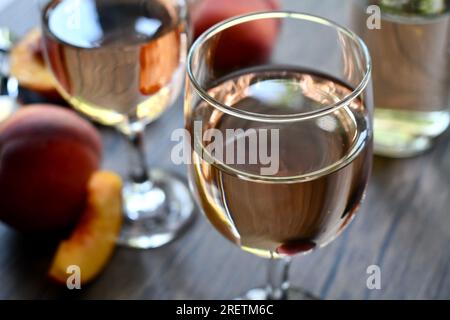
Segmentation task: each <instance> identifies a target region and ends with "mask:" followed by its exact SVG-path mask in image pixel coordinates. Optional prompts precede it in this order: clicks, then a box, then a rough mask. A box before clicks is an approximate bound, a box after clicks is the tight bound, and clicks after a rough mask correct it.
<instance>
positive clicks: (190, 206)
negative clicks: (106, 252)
mask: <svg viewBox="0 0 450 320" xmlns="http://www.w3.org/2000/svg"><path fill="white" fill-rule="evenodd" d="M149 176H150V180H151V183H150V182H146V183H142V184H135V183H132V182H128V183H126V184H125V186H124V191H123V200H124V211H125V221H124V224H123V226H122V231H121V234H120V237H119V240H118V243H119V244H120V245H122V246H125V247H129V248H136V249H154V248H159V247H161V246H163V245H165V244H167V243H169V242H171V241H172V240H174V239H175V238H177V237H178V236H179V235H180V234H181V233H182V232H183V231H184V230H185V229H186V227H187V226H188V225H189V224H190V222H191V221H192V218H193V217H194V208H195V204H194V200H193V199H192V196H191V193H190V191H189V188H188V187H187V185H186V183H185V182H184V180H182V179H180V178H178V177H177V176H175V175H173V174H172V173H169V172H165V171H161V170H152V171H151V172H150V173H149Z"/></svg>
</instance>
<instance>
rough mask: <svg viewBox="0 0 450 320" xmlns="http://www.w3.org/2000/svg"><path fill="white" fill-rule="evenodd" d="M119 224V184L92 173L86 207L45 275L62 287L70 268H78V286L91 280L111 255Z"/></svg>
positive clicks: (103, 174)
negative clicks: (79, 274)
mask: <svg viewBox="0 0 450 320" xmlns="http://www.w3.org/2000/svg"><path fill="white" fill-rule="evenodd" d="M121 225H122V181H121V179H120V177H118V176H117V175H116V174H114V173H111V172H106V171H100V172H96V173H95V174H94V175H93V176H92V178H91V179H90V181H89V185H88V202H87V207H86V209H85V211H84V213H83V215H82V216H81V219H80V221H79V223H78V225H77V226H76V227H75V229H74V231H73V232H72V234H71V235H70V237H69V238H68V239H67V240H64V241H62V243H61V244H60V245H59V247H58V249H57V252H56V255H55V257H54V259H53V263H52V265H51V268H50V272H49V276H50V278H51V279H53V280H55V281H56V282H58V283H62V284H65V283H66V280H67V278H68V277H69V274H68V273H67V270H68V268H69V267H70V266H73V265H75V266H78V267H79V270H80V273H81V277H80V278H81V279H80V282H81V284H86V283H88V282H90V281H92V280H94V279H95V278H96V277H97V276H98V275H99V274H100V272H101V271H102V270H103V268H104V267H105V266H106V264H107V262H108V261H109V259H110V258H111V256H112V253H113V251H114V248H115V245H116V239H117V236H118V234H119V232H120V228H121Z"/></svg>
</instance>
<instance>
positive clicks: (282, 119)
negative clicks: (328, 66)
mask: <svg viewBox="0 0 450 320" xmlns="http://www.w3.org/2000/svg"><path fill="white" fill-rule="evenodd" d="M282 18H291V19H296V20H305V21H310V22H313V23H318V24H321V25H324V26H327V27H331V28H334V29H336V30H338V31H340V32H342V33H343V34H345V35H347V36H348V37H350V38H351V39H352V40H354V41H355V42H356V43H357V44H358V46H359V47H360V48H361V51H362V53H363V55H364V59H365V68H366V70H365V73H364V76H363V78H362V80H361V81H360V82H359V84H358V86H356V88H355V89H353V90H352V92H351V93H350V94H348V95H347V96H345V97H344V98H342V99H340V100H339V101H337V102H335V103H333V104H330V105H327V106H325V107H323V108H320V109H318V110H315V111H309V112H302V113H295V114H284V115H268V114H261V113H254V112H250V111H245V110H241V109H237V108H233V107H231V106H227V105H226V104H223V103H221V102H219V101H217V100H216V99H215V98H213V97H212V96H210V95H209V94H208V92H207V91H206V90H205V89H204V88H203V87H202V86H201V85H200V83H199V82H198V81H197V79H196V77H195V75H194V73H193V70H192V64H193V59H194V54H195V53H196V52H198V49H199V48H200V47H201V46H202V44H203V43H205V42H206V41H207V40H209V39H210V38H212V37H213V36H215V35H217V34H218V33H220V32H222V31H224V30H226V29H229V28H230V27H234V26H237V25H239V24H242V23H246V22H251V21H255V20H262V19H282ZM186 69H187V75H188V77H189V80H190V83H191V84H192V86H193V87H194V89H195V91H196V92H197V93H198V94H199V96H200V97H201V98H202V99H203V100H205V101H206V102H207V103H209V104H210V105H211V106H213V107H214V108H216V109H218V110H220V111H222V112H224V113H227V114H229V115H232V116H235V117H239V118H244V119H247V120H251V121H259V122H268V123H287V122H296V121H304V120H310V119H314V118H320V117H322V116H325V115H327V114H329V113H331V112H333V111H335V110H337V109H340V108H342V107H345V106H347V105H348V104H349V103H350V102H351V101H353V100H354V99H355V98H356V97H358V96H359V95H360V94H361V93H362V92H363V91H364V90H365V88H366V87H367V84H368V83H369V81H370V76H371V72H372V60H371V58H370V53H369V49H368V48H367V46H366V44H365V43H364V41H363V40H362V39H361V38H360V37H359V36H358V35H357V34H356V33H354V32H353V31H351V30H350V29H348V28H346V27H343V26H341V25H339V24H337V23H335V22H333V21H331V20H328V19H326V18H322V17H319V16H316V15H312V14H307V13H303V12H295V11H283V10H282V11H263V12H254V13H249V14H244V15H239V16H235V17H232V18H230V19H227V20H224V21H222V22H220V23H218V24H215V25H214V26H212V27H210V28H209V29H208V30H206V31H205V32H204V33H202V34H201V35H200V36H199V37H198V38H197V40H195V42H194V43H193V44H192V46H191V48H190V49H189V53H188V57H187V66H186Z"/></svg>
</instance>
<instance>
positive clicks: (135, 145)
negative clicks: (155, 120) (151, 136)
mask: <svg viewBox="0 0 450 320" xmlns="http://www.w3.org/2000/svg"><path fill="white" fill-rule="evenodd" d="M144 132H145V131H144V127H142V128H139V129H138V130H134V131H133V132H131V133H130V134H128V135H127V138H128V141H129V143H130V147H131V148H130V151H129V154H130V163H129V170H130V173H129V174H130V179H131V182H133V183H136V184H143V183H150V177H149V175H148V165H147V158H146V156H145V144H144Z"/></svg>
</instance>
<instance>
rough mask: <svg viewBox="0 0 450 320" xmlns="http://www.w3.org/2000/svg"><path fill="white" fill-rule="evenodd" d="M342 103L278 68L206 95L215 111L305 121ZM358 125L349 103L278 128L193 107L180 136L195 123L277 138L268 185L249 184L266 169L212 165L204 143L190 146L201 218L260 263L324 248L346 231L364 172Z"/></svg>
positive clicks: (358, 111)
mask: <svg viewBox="0 0 450 320" xmlns="http://www.w3.org/2000/svg"><path fill="white" fill-rule="evenodd" d="M350 93H351V90H350V89H349V88H348V87H347V86H345V85H343V84H342V83H340V82H339V81H336V80H334V79H333V78H331V77H327V76H324V75H320V74H317V73H313V72H311V71H306V70H297V69H286V68H283V69H276V68H275V69H274V68H271V69H258V70H256V71H255V70H248V71H245V72H241V73H239V74H238V75H235V76H231V77H227V78H226V79H223V80H222V81H219V82H218V84H217V85H216V86H214V87H213V88H211V89H210V90H209V94H210V95H211V96H212V97H214V98H215V99H216V100H218V101H220V102H222V103H225V104H227V105H229V106H233V107H234V108H238V109H241V110H246V111H251V112H253V113H264V114H267V115H275V114H278V115H280V114H294V113H303V112H310V111H314V110H317V109H321V108H323V107H324V106H327V105H330V104H332V103H334V102H336V101H339V100H340V99H342V98H343V97H345V96H347V95H348V94H350ZM368 119H369V115H368V110H367V109H366V107H365V105H364V103H363V101H362V100H361V99H359V98H358V99H355V100H353V101H352V102H351V103H350V104H349V105H347V106H345V107H343V108H340V109H338V110H336V111H334V112H332V113H330V114H328V115H326V116H323V117H321V118H317V119H313V120H306V121H300V122H292V123H288V124H286V123H283V124H279V123H263V122H256V121H252V120H246V119H242V118H239V117H234V116H232V115H229V114H226V113H222V112H220V111H218V110H216V109H214V108H212V107H211V106H209V105H207V103H206V102H201V103H200V104H199V105H198V106H197V107H196V108H195V110H194V112H193V115H192V117H191V119H189V122H188V129H190V130H192V127H191V125H189V123H192V122H193V121H198V120H203V122H204V123H205V124H204V127H203V130H205V129H208V128H214V129H218V130H220V131H221V132H225V131H226V129H243V130H247V129H250V128H256V129H262V128H264V129H269V130H270V129H278V130H279V170H278V172H277V173H276V174H275V175H273V176H264V177H263V176H260V177H258V172H260V169H261V167H266V165H265V164H263V163H262V162H257V163H256V164H255V163H253V164H249V162H246V164H225V163H224V162H215V163H213V162H212V161H211V158H213V157H214V155H211V154H209V153H208V152H207V151H206V149H207V148H206V146H207V145H208V141H206V140H203V138H201V139H202V140H201V141H194V143H197V144H200V145H202V146H203V148H202V150H201V153H202V154H198V152H199V151H198V150H196V151H195V150H194V151H193V164H192V165H191V166H190V174H191V178H192V181H193V185H194V187H195V189H196V190H195V191H196V196H197V198H198V200H199V203H200V204H201V206H202V208H203V210H204V213H205V215H206V216H207V217H208V219H209V221H210V222H211V223H212V224H213V225H214V227H215V228H216V229H217V230H218V231H219V232H221V233H222V234H223V235H224V236H225V237H226V238H228V239H229V240H230V241H232V242H234V243H236V244H237V245H238V246H240V247H241V248H242V249H244V250H247V251H249V252H252V253H254V254H257V255H260V256H263V257H282V256H288V255H293V254H296V253H300V252H307V251H310V250H311V249H313V248H315V247H318V246H323V245H325V244H327V243H328V242H330V241H331V240H333V238H334V237H335V236H337V235H338V234H339V232H340V231H341V230H343V228H344V227H345V226H346V225H347V224H348V223H349V222H350V220H351V218H352V217H353V216H354V214H355V212H356V209H357V207H358V205H359V203H360V201H361V199H362V197H363V194H364V191H365V188H366V185H367V180H368V177H369V174H370V168H371V162H372V133H371V130H372V129H371V125H370V123H369V120H368ZM193 136H194V137H195V134H194V135H193ZM200 137H202V136H201V135H200ZM194 139H200V138H198V135H197V138H194ZM247 142H248V141H247ZM236 145H238V144H237V143H235V146H236ZM248 146H249V144H248V143H247V144H246V147H248ZM224 149H226V148H224ZM269 150H270V148H269ZM224 153H226V150H224ZM205 155H207V156H205ZM223 158H224V159H225V158H226V156H225V155H224V156H223Z"/></svg>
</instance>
